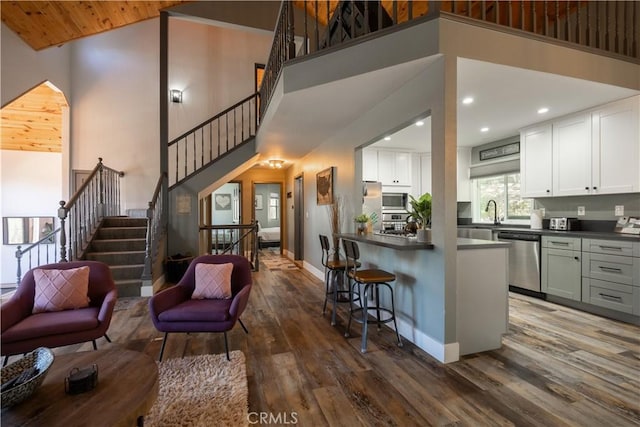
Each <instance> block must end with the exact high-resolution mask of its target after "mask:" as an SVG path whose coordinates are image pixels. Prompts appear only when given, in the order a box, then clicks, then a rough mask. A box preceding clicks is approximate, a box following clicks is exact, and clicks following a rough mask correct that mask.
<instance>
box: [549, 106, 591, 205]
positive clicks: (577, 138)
mask: <svg viewBox="0 0 640 427" xmlns="http://www.w3.org/2000/svg"><path fill="white" fill-rule="evenodd" d="M552 141H553V142H552V146H553V174H552V179H553V195H554V196H576V195H584V194H589V193H590V192H591V115H590V114H588V113H583V114H578V115H575V116H571V117H569V118H566V119H564V120H560V121H557V122H554V123H553V137H552Z"/></svg>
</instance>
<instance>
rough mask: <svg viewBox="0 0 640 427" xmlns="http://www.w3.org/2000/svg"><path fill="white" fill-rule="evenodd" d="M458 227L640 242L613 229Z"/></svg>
mask: <svg viewBox="0 0 640 427" xmlns="http://www.w3.org/2000/svg"><path fill="white" fill-rule="evenodd" d="M458 228H484V229H491V230H497V231H517V232H523V233H532V234H539V235H541V236H565V237H581V238H585V239H609V240H631V241H636V242H640V236H638V235H634V234H622V233H614V232H613V231H589V230H584V231H583V230H576V231H559V230H549V229H546V228H545V229H542V230H532V229H531V228H529V227H528V226H523V227H517V226H513V225H511V226H510V225H493V224H469V225H458Z"/></svg>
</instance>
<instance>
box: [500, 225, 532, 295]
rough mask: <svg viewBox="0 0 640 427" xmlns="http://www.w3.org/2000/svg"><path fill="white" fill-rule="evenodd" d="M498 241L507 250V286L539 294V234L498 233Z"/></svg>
mask: <svg viewBox="0 0 640 427" xmlns="http://www.w3.org/2000/svg"><path fill="white" fill-rule="evenodd" d="M498 240H501V241H504V242H509V243H511V247H510V248H509V285H510V287H515V288H517V289H513V290H515V291H518V290H520V289H525V290H527V291H532V292H535V293H537V294H540V234H536V233H525V232H518V231H500V232H498Z"/></svg>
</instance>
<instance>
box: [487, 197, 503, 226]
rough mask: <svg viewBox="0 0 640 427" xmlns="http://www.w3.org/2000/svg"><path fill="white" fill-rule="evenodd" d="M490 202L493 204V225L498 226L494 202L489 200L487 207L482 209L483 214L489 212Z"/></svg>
mask: <svg viewBox="0 0 640 427" xmlns="http://www.w3.org/2000/svg"><path fill="white" fill-rule="evenodd" d="M491 202H493V225H498V224H500V221H498V205H497V204H496V201H495V200H493V199H491V200H489V201H488V202H487V207H486V208H484V211H485V212H489V205H490V204H491Z"/></svg>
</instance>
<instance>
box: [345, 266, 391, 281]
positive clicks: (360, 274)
mask: <svg viewBox="0 0 640 427" xmlns="http://www.w3.org/2000/svg"><path fill="white" fill-rule="evenodd" d="M348 275H349V277H350V278H351V279H353V280H356V281H358V282H360V283H382V282H393V281H394V280H396V275H395V274H393V273H389V272H388V271H384V270H378V269H370V270H356V271H355V273H354V272H351V271H350V272H349V273H348Z"/></svg>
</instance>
